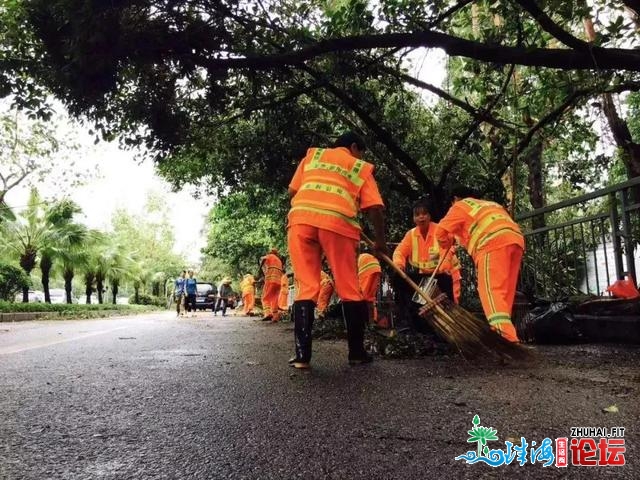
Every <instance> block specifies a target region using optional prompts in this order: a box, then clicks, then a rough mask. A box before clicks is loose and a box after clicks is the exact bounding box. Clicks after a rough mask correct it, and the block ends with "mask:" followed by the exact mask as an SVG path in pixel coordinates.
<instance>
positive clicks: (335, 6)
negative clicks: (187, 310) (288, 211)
mask: <svg viewBox="0 0 640 480" xmlns="http://www.w3.org/2000/svg"><path fill="white" fill-rule="evenodd" d="M639 13H640V5H639V4H638V2H636V1H632V0H625V1H610V0H596V1H594V2H585V1H577V2H566V1H560V0H547V1H545V2H541V1H536V0H517V1H515V2H505V1H485V0H459V1H446V0H439V1H425V0H382V1H380V2H367V1H365V0H335V1H331V2H325V1H317V0H302V1H292V0H284V1H275V0H266V1H247V2H237V1H234V0H222V1H215V2H212V1H210V0H189V1H182V2H175V1H166V0H118V1H112V2H94V1H91V0H24V1H16V2H12V3H11V4H10V5H9V6H7V7H5V9H4V10H3V11H2V15H3V16H4V17H5V18H7V19H8V20H10V21H9V22H8V23H7V25H6V26H5V27H4V28H5V30H4V32H5V34H4V37H3V43H4V46H3V50H2V51H1V52H0V65H2V66H4V67H5V73H4V74H3V75H4V76H3V77H2V78H3V79H4V80H1V81H2V82H3V89H2V92H5V94H8V93H12V94H13V95H15V96H16V98H19V97H20V98H22V97H24V98H27V97H28V98H31V99H33V98H36V97H37V93H38V92H39V90H38V89H37V88H36V86H37V87H38V88H44V89H47V90H48V91H50V92H52V93H53V94H54V95H55V96H56V97H58V98H60V99H62V100H63V101H64V103H65V104H66V105H67V106H68V108H69V109H70V110H71V112H72V113H74V114H75V115H85V116H87V117H88V118H89V119H91V120H92V121H93V122H94V123H95V126H96V131H97V132H99V134H100V135H101V136H102V137H103V138H105V139H111V138H115V137H118V138H120V139H121V141H122V143H123V145H125V146H142V147H144V148H145V151H146V152H147V155H148V156H149V157H151V158H153V159H154V160H155V162H156V163H157V165H158V168H159V171H160V172H161V174H162V175H164V176H165V177H166V178H167V179H169V180H170V181H171V182H172V183H173V184H174V186H175V187H180V186H181V185H182V184H183V183H185V182H191V183H195V184H198V185H200V187H201V188H202V189H204V190H207V191H210V192H215V193H217V194H218V195H219V196H221V197H225V196H229V195H232V196H233V195H236V194H240V195H246V194H251V192H253V191H256V192H260V195H261V196H262V197H261V198H262V200H263V204H265V205H271V202H276V203H277V205H278V207H277V208H275V207H274V210H273V211H274V212H282V211H283V210H284V208H285V206H286V196H284V195H282V194H283V192H284V191H285V190H286V184H287V182H288V181H289V179H290V177H291V174H292V172H293V169H294V168H295V165H296V163H297V162H298V160H299V159H300V158H301V157H302V155H303V154H304V152H305V149H306V148H308V147H309V146H326V145H327V144H328V143H329V141H330V139H332V138H333V137H334V136H335V135H336V134H337V133H338V132H340V131H342V130H344V129H347V128H348V129H353V130H356V131H359V132H360V133H363V134H364V135H365V136H366V137H367V140H368V143H369V144H370V146H371V149H370V152H371V153H370V157H369V158H370V160H371V161H373V162H374V163H375V164H376V166H377V174H376V175H377V178H378V179H379V182H380V184H381V189H382V190H383V195H384V197H385V199H386V200H387V203H388V206H389V208H390V216H391V217H392V218H394V224H393V225H392V228H395V229H398V230H401V229H402V228H403V227H406V226H408V225H407V221H408V214H407V208H406V207H407V205H408V203H409V202H410V200H411V199H412V198H415V197H417V196H420V195H423V194H429V195H431V196H432V198H433V199H434V200H435V201H436V203H437V205H436V207H437V208H436V210H437V211H436V218H437V217H438V216H439V215H440V214H441V213H442V211H443V210H444V209H445V208H446V205H447V203H446V195H445V192H446V190H447V188H448V187H449V186H450V185H451V184H452V183H455V182H458V181H462V182H466V183H473V184H474V185H475V186H477V187H479V188H480V190H483V191H484V192H485V193H489V194H490V195H493V196H496V197H503V198H504V196H505V194H507V195H509V196H510V198H511V200H512V205H513V206H516V207H517V206H523V205H525V204H528V205H529V206H533V207H538V206H541V205H543V204H544V203H545V202H546V196H547V195H550V194H554V192H556V191H558V190H554V189H553V188H552V185H553V182H551V181H549V180H548V177H553V178H554V179H556V180H558V179H559V180H564V181H568V182H569V183H571V185H572V187H573V188H577V189H579V188H582V187H584V186H588V185H592V184H594V183H596V182H598V181H600V180H601V178H602V176H598V175H597V174H596V173H597V172H598V170H599V169H602V168H609V167H611V166H612V164H613V163H614V162H615V161H616V158H614V157H612V156H611V155H609V154H607V153H602V152H597V151H596V149H595V143H596V140H597V132H596V130H595V129H594V123H595V120H596V118H597V117H598V116H601V117H602V116H604V117H606V119H607V120H608V123H609V125H610V126H611V129H612V131H613V132H614V137H615V140H616V144H617V145H618V147H619V149H620V151H622V152H626V156H624V155H622V156H621V158H622V161H623V162H624V163H625V167H626V171H627V175H628V176H635V175H638V174H640V148H637V143H635V141H634V139H635V140H637V137H633V135H634V134H633V132H634V130H633V125H631V128H629V127H628V126H626V127H625V125H626V120H625V119H624V118H623V117H622V116H621V114H620V110H616V103H615V97H614V96H615V95H617V94H620V93H622V92H627V91H635V90H638V89H639V88H640V75H639V73H638V72H639V71H640V50H639V49H638V47H639V46H640V45H639V40H638V35H637V33H638V29H639V25H640V21H639V15H638V14H639ZM17 28H23V29H25V31H26V32H27V33H26V34H25V35H24V36H19V35H16V34H15V31H16V29H17ZM423 47H426V48H431V49H433V48H441V49H442V50H443V51H444V52H445V53H446V55H447V56H448V60H447V62H446V65H445V68H446V72H447V79H446V85H445V86H444V87H440V86H435V85H430V84H428V83H426V82H425V81H424V80H422V79H420V78H416V77H413V76H411V74H410V73H409V72H410V70H409V69H408V68H407V60H406V58H407V55H408V54H409V53H410V52H412V51H414V50H415V49H417V48H423ZM25 77H28V78H29V79H30V83H29V82H27V83H26V84H25V82H24V81H22V83H21V82H19V81H18V80H16V79H23V78H25ZM25 85H31V86H33V88H31V89H27V90H25V88H26V87H25ZM426 92H428V93H429V95H435V96H436V97H437V99H438V100H437V101H436V102H432V101H429V102H425V101H424V98H425V97H424V94H425V93H426ZM631 98H635V97H631ZM23 103H24V102H23ZM595 104H599V105H601V107H594V105H595ZM625 128H626V129H625ZM505 184H506V185H507V188H506V191H505V188H504V185H505ZM525 187H526V188H525ZM238 198H242V197H238ZM229 201H230V202H232V203H233V201H234V200H233V199H232V198H231V199H230V200H229ZM249 204H250V202H249ZM224 208H225V207H224V206H221V209H223V210H224ZM218 214H221V211H220V212H218ZM218 214H216V215H218ZM216 218H217V219H220V217H219V215H218V216H216ZM238 267H239V264H238Z"/></svg>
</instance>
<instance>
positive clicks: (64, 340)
mask: <svg viewBox="0 0 640 480" xmlns="http://www.w3.org/2000/svg"><path fill="white" fill-rule="evenodd" d="M538 350H539V353H540V361H539V362H538V363H537V364H536V365H533V366H530V367H526V368H525V367H517V366H508V367H499V366H495V365H480V364H469V363H465V362H464V361H462V360H461V359H459V358H457V357H429V358H420V359H413V360H380V359H377V361H376V362H375V363H373V364H371V365H366V366H359V367H349V366H348V365H347V362H346V345H345V344H344V342H339V341H338V342H328V341H321V342H316V343H315V344H314V360H313V365H314V368H313V370H312V371H311V372H300V371H294V370H293V369H291V368H290V367H288V366H287V358H288V357H289V355H290V354H291V352H292V331H291V325H290V324H285V325H271V324H262V323H260V322H256V321H254V320H251V319H249V318H242V317H225V318H221V317H213V316H212V315H211V313H199V314H198V317H197V318H186V319H176V318H175V317H174V316H173V314H170V313H167V314H155V315H146V316H138V317H132V318H118V319H106V320H82V321H66V322H62V321H56V322H53V321H50V322H25V323H15V324H0V364H1V369H0V386H1V390H0V478H2V479H38V480H41V479H147V478H154V479H155V478H157V479H182V478H196V479H223V478H233V479H243V478H246V479H292V478H303V479H431V478H433V479H436V478H443V479H460V478H468V479H476V478H512V477H514V476H516V475H517V476H518V478H519V479H540V478H625V479H637V478H640V461H639V460H638V455H639V454H640V449H639V448H638V445H639V444H640V434H639V433H638V425H640V418H639V417H640V405H639V402H638V391H639V389H640V369H639V368H638V367H639V364H640V350H639V349H638V348H633V347H621V346H589V345H579V346H571V347H560V346H558V347H540V348H539V349H538ZM611 405H616V406H617V408H618V412H617V413H604V412H603V408H605V407H609V406H611ZM476 414H477V415H479V417H480V419H481V425H483V426H487V427H494V428H495V429H497V435H498V437H499V441H493V442H488V444H489V446H490V447H492V448H505V444H504V441H505V440H506V439H519V438H520V437H525V438H526V439H527V441H528V442H529V443H531V441H537V442H538V443H539V442H541V441H542V440H543V439H544V438H547V437H548V438H551V439H555V438H557V437H570V433H571V432H570V428H571V427H572V426H595V427H597V426H608V427H612V426H622V427H626V431H625V442H626V453H625V458H626V465H625V466H622V467H577V466H571V465H570V466H569V467H568V468H564V469H562V468H556V467H555V466H550V467H543V466H542V465H540V464H539V463H536V464H531V463H530V462H527V463H526V464H525V465H524V466H519V465H517V464H516V462H514V463H512V464H511V465H509V466H501V467H497V468H492V467H489V466H486V465H483V464H474V465H467V464H465V463H464V462H463V461H460V460H458V461H456V460H455V457H456V456H458V455H462V454H464V453H466V452H467V451H470V450H475V448H476V447H475V446H476V444H475V443H467V438H468V436H469V435H468V433H467V431H468V430H470V429H471V427H472V426H473V424H472V418H473V416H474V415H476ZM514 443H515V442H514ZM518 443H519V442H518Z"/></svg>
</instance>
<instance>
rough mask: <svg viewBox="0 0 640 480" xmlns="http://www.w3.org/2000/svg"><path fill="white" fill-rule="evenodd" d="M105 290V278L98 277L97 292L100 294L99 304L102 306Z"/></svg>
mask: <svg viewBox="0 0 640 480" xmlns="http://www.w3.org/2000/svg"><path fill="white" fill-rule="evenodd" d="M103 288H104V278H102V275H99V274H98V275H96V290H97V292H98V303H99V304H100V305H102V302H103V296H102V294H103V293H104V292H103Z"/></svg>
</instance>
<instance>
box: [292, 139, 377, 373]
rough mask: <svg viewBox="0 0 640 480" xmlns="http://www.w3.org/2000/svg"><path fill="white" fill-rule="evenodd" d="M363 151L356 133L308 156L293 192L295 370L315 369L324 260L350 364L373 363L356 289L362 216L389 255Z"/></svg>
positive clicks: (365, 313)
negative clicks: (312, 364) (316, 313)
mask: <svg viewBox="0 0 640 480" xmlns="http://www.w3.org/2000/svg"><path fill="white" fill-rule="evenodd" d="M365 149H366V146H365V143H364V141H363V140H362V139H361V138H360V137H359V136H358V135H356V134H354V133H352V132H347V133H345V134H343V135H341V136H340V137H338V139H337V140H336V141H335V143H334V144H333V147H332V148H310V149H309V150H308V151H307V155H306V156H305V157H304V158H303V159H302V161H301V162H300V164H299V165H298V168H297V169H296V172H295V174H294V176H293V179H292V180H291V183H290V184H289V194H290V196H291V209H290V210H289V215H288V220H289V222H288V229H287V241H288V248H289V255H290V258H291V265H292V267H293V273H294V278H295V283H296V299H295V302H294V304H293V319H294V338H295V356H294V358H292V359H291V360H290V363H291V364H292V365H293V366H294V367H296V368H309V367H310V363H309V362H310V361H311V329H312V327H313V320H314V309H315V306H316V302H317V301H318V295H319V293H320V271H321V270H322V254H323V253H324V254H325V255H326V258H327V263H328V264H329V267H330V268H331V272H332V273H333V279H334V282H335V289H336V293H337V294H338V296H339V297H340V299H341V300H342V307H343V313H344V318H345V322H346V324H347V340H348V345H349V357H348V360H349V364H351V365H354V364H358V363H368V362H371V361H372V358H371V356H370V355H369V354H368V353H367V352H366V350H365V348H364V329H365V326H366V323H367V320H368V317H369V309H368V306H367V302H366V301H365V300H364V297H363V296H362V292H361V291H360V287H359V285H358V265H357V249H358V244H359V242H360V225H359V224H358V221H357V215H358V212H359V211H363V212H365V213H366V214H367V216H368V217H369V220H370V221H371V223H372V224H373V227H374V231H375V250H376V251H377V252H383V253H386V251H387V249H386V244H385V234H384V214H383V209H384V204H383V202H382V198H381V197H380V193H379V191H378V186H377V184H376V182H375V180H374V178H373V165H371V164H370V163H367V162H365V161H363V160H362V159H361V158H362V154H363V152H364V150H365Z"/></svg>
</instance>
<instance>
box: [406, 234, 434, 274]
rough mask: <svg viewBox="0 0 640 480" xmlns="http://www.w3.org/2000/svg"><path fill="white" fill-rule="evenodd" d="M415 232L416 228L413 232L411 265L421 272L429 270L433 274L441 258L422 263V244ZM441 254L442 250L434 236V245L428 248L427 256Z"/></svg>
mask: <svg viewBox="0 0 640 480" xmlns="http://www.w3.org/2000/svg"><path fill="white" fill-rule="evenodd" d="M415 230H416V229H415V228H414V229H413V230H412V232H411V258H410V259H409V264H410V265H413V266H414V267H416V268H419V269H420V270H429V271H430V272H432V271H434V270H435V269H436V267H437V266H438V260H439V258H436V259H435V260H427V261H424V262H422V261H420V243H419V239H418V236H417V235H415ZM439 252H440V248H439V246H438V241H437V239H436V237H435V235H434V237H433V243H432V245H430V246H429V247H428V248H427V255H429V256H431V255H432V254H439ZM438 256H439V255H438Z"/></svg>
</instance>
